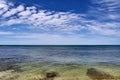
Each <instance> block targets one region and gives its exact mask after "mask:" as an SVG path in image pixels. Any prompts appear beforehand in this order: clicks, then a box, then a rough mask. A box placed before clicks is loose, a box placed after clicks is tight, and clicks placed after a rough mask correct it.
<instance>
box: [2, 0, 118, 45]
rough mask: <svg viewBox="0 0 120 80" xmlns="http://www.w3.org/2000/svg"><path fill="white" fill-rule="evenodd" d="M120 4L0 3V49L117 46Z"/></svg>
mask: <svg viewBox="0 0 120 80" xmlns="http://www.w3.org/2000/svg"><path fill="white" fill-rule="evenodd" d="M119 13H120V0H0V45H120V14H119Z"/></svg>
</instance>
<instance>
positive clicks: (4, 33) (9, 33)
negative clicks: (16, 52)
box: [0, 31, 14, 35]
mask: <svg viewBox="0 0 120 80" xmlns="http://www.w3.org/2000/svg"><path fill="white" fill-rule="evenodd" d="M12 34H14V33H12V32H4V31H0V35H12Z"/></svg>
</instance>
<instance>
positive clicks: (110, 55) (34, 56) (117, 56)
mask: <svg viewBox="0 0 120 80" xmlns="http://www.w3.org/2000/svg"><path fill="white" fill-rule="evenodd" d="M38 62H49V63H77V64H82V63H111V64H120V46H0V64H4V65H5V64H6V65H7V64H8V63H9V64H19V63H38Z"/></svg>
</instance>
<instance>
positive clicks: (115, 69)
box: [0, 63, 120, 80]
mask: <svg viewBox="0 0 120 80" xmlns="http://www.w3.org/2000/svg"><path fill="white" fill-rule="evenodd" d="M19 66H20V69H15V68H11V69H10V68H9V69H8V70H4V71H1V72H0V80H120V65H114V64H82V65H80V64H72V63H71V64H50V63H39V64H29V63H28V64H21V65H19Z"/></svg>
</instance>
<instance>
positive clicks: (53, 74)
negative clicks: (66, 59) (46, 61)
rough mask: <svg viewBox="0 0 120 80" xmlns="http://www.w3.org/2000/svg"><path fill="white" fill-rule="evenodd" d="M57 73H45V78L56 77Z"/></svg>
mask: <svg viewBox="0 0 120 80" xmlns="http://www.w3.org/2000/svg"><path fill="white" fill-rule="evenodd" d="M57 75H58V73H56V72H48V73H46V78H54V77H57Z"/></svg>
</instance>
